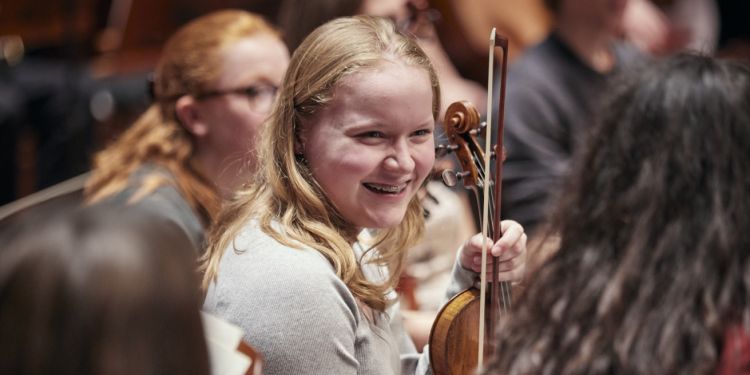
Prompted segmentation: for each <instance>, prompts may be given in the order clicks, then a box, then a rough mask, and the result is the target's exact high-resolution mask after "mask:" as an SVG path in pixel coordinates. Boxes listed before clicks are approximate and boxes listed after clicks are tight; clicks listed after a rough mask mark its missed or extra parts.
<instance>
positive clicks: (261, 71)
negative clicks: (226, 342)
mask: <svg viewBox="0 0 750 375" xmlns="http://www.w3.org/2000/svg"><path fill="white" fill-rule="evenodd" d="M288 63H289V52H288V50H287V48H286V46H285V44H284V43H283V41H282V39H281V37H280V35H279V33H278V32H277V31H276V30H275V29H274V28H273V27H272V26H271V25H269V24H268V23H267V22H266V21H264V20H263V19H262V18H261V17H259V16H257V15H254V14H251V13H248V12H245V11H241V10H224V11H217V12H214V13H210V14H208V15H205V16H203V17H200V18H198V19H196V20H194V21H192V22H190V23H188V24H187V25H185V26H184V27H182V28H181V29H180V30H178V31H177V32H176V33H175V34H174V35H173V36H172V37H171V38H170V39H169V40H168V41H167V43H166V45H165V47H164V50H163V53H162V56H161V58H160V60H159V62H158V64H157V67H156V70H155V73H154V80H153V89H152V93H153V96H154V98H153V103H152V104H151V106H150V107H149V108H148V110H146V112H145V113H144V114H143V115H142V116H141V117H140V118H139V119H138V120H137V121H136V122H135V123H134V124H133V125H132V127H131V128H130V129H128V130H127V131H126V132H125V133H124V134H122V135H121V136H120V138H119V139H118V140H117V141H115V142H114V143H113V144H112V145H111V146H109V147H108V148H106V149H105V150H104V151H102V152H100V153H99V154H98V155H97V156H96V158H95V161H94V163H95V166H94V170H93V172H92V175H91V178H90V179H89V181H88V182H87V184H86V191H85V193H86V197H87V200H88V202H89V203H96V202H100V201H112V202H115V203H120V204H127V205H132V206H136V207H137V208H138V209H142V210H146V211H151V212H153V213H154V214H156V215H159V216H166V217H168V218H170V219H171V220H173V221H175V222H176V223H177V224H178V225H180V226H181V227H182V228H183V230H185V231H186V232H187V233H188V234H189V235H190V237H191V239H192V240H193V242H194V244H195V245H196V247H197V248H202V243H203V233H204V230H205V228H206V227H207V226H208V225H209V224H210V223H211V222H212V221H213V218H214V216H215V215H216V213H217V211H218V209H219V207H220V203H221V201H222V200H223V198H224V197H227V196H228V195H230V194H231V192H233V191H234V190H235V189H236V188H238V187H239V186H240V185H241V183H243V182H245V181H247V180H248V178H249V176H250V175H251V173H252V172H253V171H254V170H255V164H256V159H255V156H254V148H255V143H256V140H257V137H258V133H259V129H260V127H261V125H262V123H263V121H265V119H266V116H267V115H268V112H269V110H270V108H271V104H272V103H273V101H274V99H275V97H276V88H277V87H278V86H279V84H280V83H281V79H282V77H283V75H284V71H285V70H286V67H287V65H288Z"/></svg>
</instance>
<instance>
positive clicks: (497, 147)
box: [430, 29, 512, 375]
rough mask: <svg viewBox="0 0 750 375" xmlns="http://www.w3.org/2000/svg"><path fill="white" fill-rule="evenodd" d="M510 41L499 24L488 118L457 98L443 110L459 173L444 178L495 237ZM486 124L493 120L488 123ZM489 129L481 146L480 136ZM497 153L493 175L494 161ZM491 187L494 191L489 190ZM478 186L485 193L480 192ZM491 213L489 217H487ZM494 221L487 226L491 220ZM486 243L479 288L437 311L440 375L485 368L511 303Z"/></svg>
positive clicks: (435, 351) (434, 338) (434, 336)
mask: <svg viewBox="0 0 750 375" xmlns="http://www.w3.org/2000/svg"><path fill="white" fill-rule="evenodd" d="M497 47H500V48H501V49H502V74H501V84H500V98H499V106H498V116H497V127H496V129H497V136H496V139H495V143H494V144H493V143H492V139H491V129H492V128H493V127H492V110H491V108H492V88H493V82H492V81H493V79H494V74H493V71H492V68H493V65H494V61H493V56H494V48H497ZM507 51H508V40H507V39H505V38H502V37H496V35H495V29H493V30H492V35H491V37H490V54H489V56H490V57H489V66H490V68H489V73H488V80H489V83H488V91H489V92H488V95H487V97H488V103H487V108H488V114H487V122H486V123H481V122H480V116H479V112H478V111H477V109H476V108H475V107H474V105H472V104H471V103H469V102H466V101H462V102H455V103H453V104H451V105H450V106H449V107H448V109H447V110H446V113H445V118H444V122H443V125H444V127H445V132H446V135H447V137H448V139H449V141H450V144H449V145H444V146H439V147H438V148H439V149H441V148H442V149H443V150H448V151H453V152H454V153H455V154H456V157H457V158H458V161H459V164H460V167H461V169H462V171H461V172H454V171H450V170H449V171H444V172H443V181H444V182H445V183H446V185H449V186H454V185H455V184H456V183H457V182H458V181H459V180H461V181H463V184H464V187H465V188H467V189H469V190H471V191H472V192H473V193H474V195H475V197H476V202H479V204H480V205H481V207H482V210H481V212H482V220H481V222H482V228H483V229H482V234H483V235H484V237H486V238H491V239H492V240H493V242H496V241H497V240H498V239H499V238H500V236H501V235H502V233H501V230H500V202H501V200H500V198H501V191H502V188H501V181H502V162H503V160H504V159H505V150H504V148H503V146H502V145H503V123H504V113H505V86H506V85H505V83H506V75H507ZM487 124H490V125H489V126H488V125H487ZM482 133H484V134H485V137H484V138H485V147H484V148H482V147H481V146H480V143H479V141H478V139H477V136H478V135H480V134H482ZM493 158H494V161H495V165H494V175H493V174H492V173H491V172H492V169H491V168H490V160H491V159H493ZM490 189H492V193H491V194H490ZM480 190H481V193H482V194H480ZM490 216H491V217H492V219H491V221H489V220H488V217H490ZM490 223H491V225H488V224H490ZM487 251H488V250H487V246H486V244H485V246H484V248H483V249H482V272H481V277H480V288H479V289H477V288H475V287H472V288H469V289H467V290H465V291H463V292H461V293H459V294H458V295H456V296H455V297H453V298H452V299H451V300H450V301H448V303H447V304H446V305H445V306H443V308H442V309H441V310H440V312H438V315H437V317H436V318H435V322H434V323H433V326H432V329H431V331H430V363H431V365H432V369H433V372H434V373H435V374H437V375H452V374H469V373H472V372H474V371H475V370H476V369H478V368H481V367H482V363H483V359H484V357H486V356H489V355H491V353H492V351H493V349H494V348H493V345H492V340H485V337H490V338H491V337H492V335H493V333H494V331H495V323H496V322H497V321H498V319H499V317H500V314H502V313H507V312H508V311H509V310H510V308H511V298H512V295H511V285H510V282H507V281H499V280H498V279H497V273H498V269H497V267H498V260H497V257H493V262H492V270H491V273H490V278H491V280H489V281H488V280H487Z"/></svg>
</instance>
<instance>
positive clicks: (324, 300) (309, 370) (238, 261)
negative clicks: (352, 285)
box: [204, 248, 360, 374]
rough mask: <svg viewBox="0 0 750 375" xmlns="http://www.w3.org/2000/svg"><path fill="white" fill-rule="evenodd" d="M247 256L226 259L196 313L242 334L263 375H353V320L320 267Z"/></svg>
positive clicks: (293, 258) (288, 257)
mask: <svg viewBox="0 0 750 375" xmlns="http://www.w3.org/2000/svg"><path fill="white" fill-rule="evenodd" d="M285 250H286V251H285ZM251 252H252V251H248V252H246V253H240V254H237V253H236V252H235V251H232V250H230V251H227V252H226V254H225V255H224V259H223V260H222V262H221V265H220V273H219V278H218V279H217V282H216V283H214V284H213V285H211V287H210V289H209V291H208V294H207V297H206V302H205V304H204V309H205V310H207V311H209V312H212V313H214V314H217V315H219V316H221V317H223V318H224V319H227V320H229V321H230V322H233V323H234V324H237V325H239V326H240V327H241V328H242V329H243V330H244V332H245V335H246V336H245V339H246V341H247V342H248V343H249V344H250V345H252V346H253V347H254V348H255V349H256V350H258V351H259V352H260V353H261V354H262V355H263V358H264V362H265V363H264V372H266V373H269V374H355V373H356V372H357V369H358V367H359V366H360V364H359V362H358V360H357V358H356V352H355V349H356V348H355V342H356V333H357V332H356V330H357V329H358V326H359V320H360V316H359V313H358V309H357V306H356V302H355V300H354V298H353V297H352V295H351V293H350V292H349V291H348V289H347V288H346V286H345V285H344V284H343V282H341V281H340V280H339V279H338V278H336V277H335V274H333V272H332V271H331V270H330V266H329V265H328V264H327V263H325V260H323V259H322V257H320V256H318V255H317V254H310V252H305V251H297V250H294V251H289V250H288V249H284V248H281V249H277V248H274V249H264V252H265V254H264V256H254V255H257V254H251ZM269 254H270V256H269Z"/></svg>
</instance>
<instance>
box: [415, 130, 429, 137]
mask: <svg viewBox="0 0 750 375" xmlns="http://www.w3.org/2000/svg"><path fill="white" fill-rule="evenodd" d="M430 134H432V130H430V129H420V130H417V131H415V132H414V135H415V136H417V137H422V136H425V135H430Z"/></svg>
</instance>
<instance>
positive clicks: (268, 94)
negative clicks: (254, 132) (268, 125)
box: [245, 86, 277, 113]
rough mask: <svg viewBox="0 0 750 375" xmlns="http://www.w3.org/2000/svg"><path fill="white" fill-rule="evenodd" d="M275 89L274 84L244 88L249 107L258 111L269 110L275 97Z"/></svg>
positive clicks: (264, 111) (265, 111)
mask: <svg viewBox="0 0 750 375" xmlns="http://www.w3.org/2000/svg"><path fill="white" fill-rule="evenodd" d="M276 90H277V88H276V87H274V86H262V87H250V88H248V89H247V90H245V94H246V95H247V99H248V101H249V103H250V109H252V110H253V111H255V112H259V113H267V112H269V111H270V110H271V107H272V106H273V102H274V100H275V99H276Z"/></svg>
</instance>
